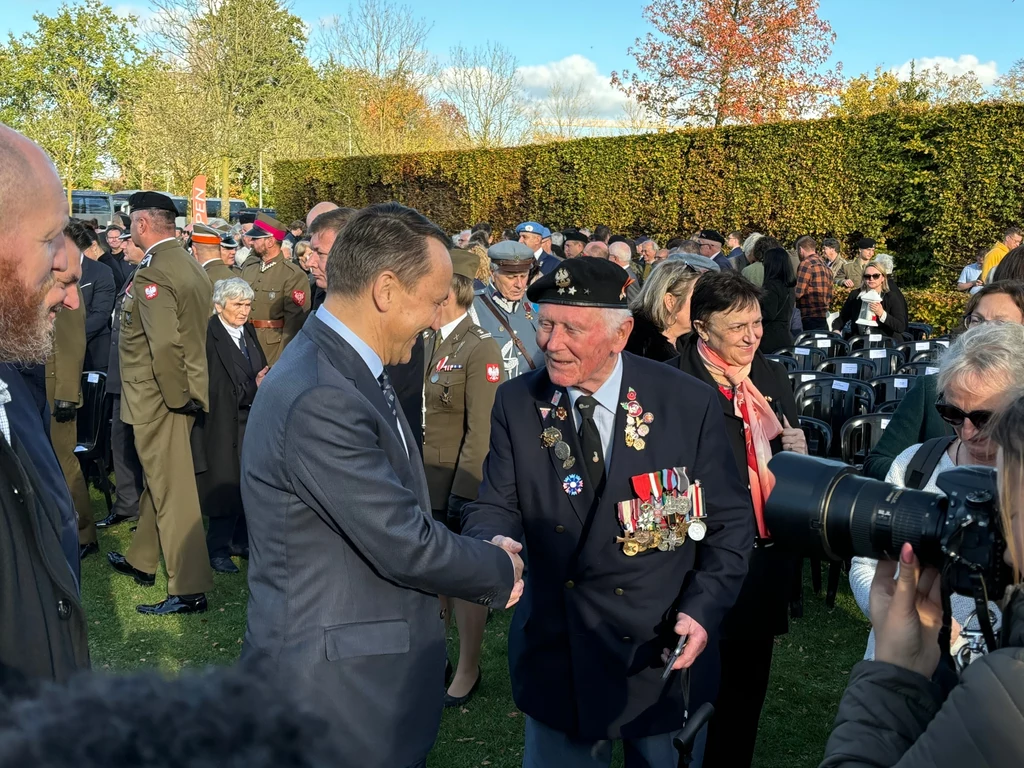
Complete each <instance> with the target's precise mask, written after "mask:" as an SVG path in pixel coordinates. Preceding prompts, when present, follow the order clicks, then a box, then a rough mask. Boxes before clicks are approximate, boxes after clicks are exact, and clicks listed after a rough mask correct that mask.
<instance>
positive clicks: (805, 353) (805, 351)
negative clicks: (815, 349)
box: [793, 347, 811, 356]
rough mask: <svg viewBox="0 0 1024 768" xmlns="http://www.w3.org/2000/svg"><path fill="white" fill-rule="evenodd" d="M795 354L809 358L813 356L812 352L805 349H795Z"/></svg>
mask: <svg viewBox="0 0 1024 768" xmlns="http://www.w3.org/2000/svg"><path fill="white" fill-rule="evenodd" d="M793 354H794V355H803V356H807V355H809V354H811V350H809V349H806V348H805V347H793Z"/></svg>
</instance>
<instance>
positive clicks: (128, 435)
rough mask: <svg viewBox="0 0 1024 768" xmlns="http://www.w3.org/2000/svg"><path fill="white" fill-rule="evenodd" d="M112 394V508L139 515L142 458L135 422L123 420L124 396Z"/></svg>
mask: <svg viewBox="0 0 1024 768" xmlns="http://www.w3.org/2000/svg"><path fill="white" fill-rule="evenodd" d="M112 397H113V398H114V411H113V419H112V420H111V422H112V423H111V426H110V452H111V454H113V463H114V482H115V483H116V485H117V489H116V494H115V499H114V508H113V510H112V511H113V512H115V513H116V514H118V515H123V516H124V517H138V516H139V496H140V495H141V494H142V462H141V461H139V454H138V453H137V452H136V450H135V431H134V430H133V429H132V425H131V424H125V423H124V422H123V421H121V396H120V395H112Z"/></svg>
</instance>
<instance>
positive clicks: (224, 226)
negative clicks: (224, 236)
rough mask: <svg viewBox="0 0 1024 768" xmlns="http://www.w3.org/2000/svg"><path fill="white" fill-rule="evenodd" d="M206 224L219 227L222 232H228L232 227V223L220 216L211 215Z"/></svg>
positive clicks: (215, 227)
mask: <svg viewBox="0 0 1024 768" xmlns="http://www.w3.org/2000/svg"><path fill="white" fill-rule="evenodd" d="M206 226H208V227H213V228H214V229H219V230H220V231H221V232H227V231H228V230H229V229H231V225H230V224H228V223H227V222H226V221H224V219H222V218H221V217H220V216H211V217H210V218H208V219H207V220H206Z"/></svg>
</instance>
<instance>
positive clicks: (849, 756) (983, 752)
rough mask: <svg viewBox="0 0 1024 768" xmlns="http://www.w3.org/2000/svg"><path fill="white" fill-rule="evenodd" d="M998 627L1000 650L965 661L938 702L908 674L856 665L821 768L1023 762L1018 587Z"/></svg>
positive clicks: (971, 767) (1023, 632)
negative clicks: (954, 683) (958, 677)
mask: <svg viewBox="0 0 1024 768" xmlns="http://www.w3.org/2000/svg"><path fill="white" fill-rule="evenodd" d="M1003 624H1004V626H1003V643H1002V645H1003V647H1002V649H1001V650H998V651H996V652H994V653H990V654H988V655H987V656H984V657H982V658H981V659H979V660H978V661H975V662H974V663H973V664H971V665H970V666H969V667H968V668H967V669H966V670H965V672H964V674H963V677H962V679H961V681H960V684H959V685H957V686H956V687H955V688H954V689H953V690H952V692H951V693H950V694H949V696H948V697H946V698H945V700H943V693H942V690H941V689H940V688H939V686H938V685H936V684H935V683H933V682H932V681H931V680H929V679H928V678H926V677H924V676H922V675H919V674H918V673H916V672H911V671H909V670H907V669H903V668H902V667H897V666H893V665H892V664H886V663H884V662H880V661H862V662H860V663H859V664H857V666H855V667H854V668H853V672H852V674H851V675H850V685H849V686H848V687H847V689H846V693H844V694H843V699H842V701H841V702H840V704H839V714H838V715H837V716H836V725H835V729H834V730H833V731H832V736H831V737H830V738H829V740H828V744H827V745H826V747H825V760H824V761H823V762H822V764H821V768H855V767H856V768H866V767H867V766H879V767H881V766H886V768H889V767H890V766H892V767H893V768H947V766H948V768H985V767H991V768H995V767H996V766H1020V765H1024V647H1021V646H1024V590H1021V589H1019V588H1018V590H1017V591H1016V593H1015V595H1014V597H1013V601H1012V603H1011V604H1010V605H1009V606H1007V608H1006V609H1005V610H1004V612H1003Z"/></svg>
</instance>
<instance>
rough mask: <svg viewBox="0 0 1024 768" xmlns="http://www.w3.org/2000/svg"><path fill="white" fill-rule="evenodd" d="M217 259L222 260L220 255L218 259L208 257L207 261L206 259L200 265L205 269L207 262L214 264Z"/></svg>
mask: <svg viewBox="0 0 1024 768" xmlns="http://www.w3.org/2000/svg"><path fill="white" fill-rule="evenodd" d="M215 261H220V257H219V256H218V257H217V258H216V259H207V260H206V261H204V262H203V263H202V264H200V265H199V266H200V267H202V268H203V269H205V268H206V265H207V264H213V262H215Z"/></svg>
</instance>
